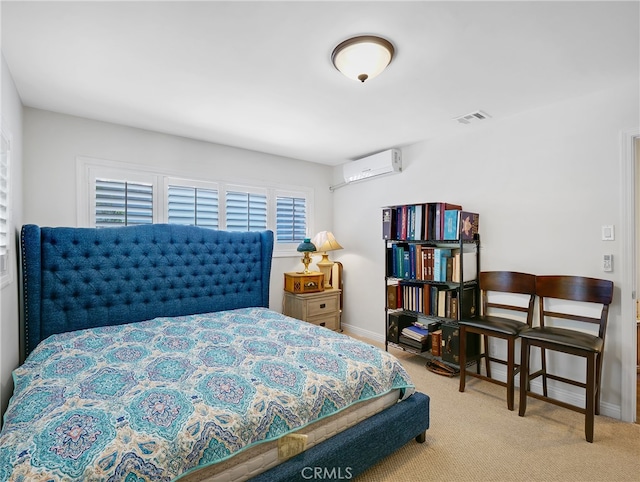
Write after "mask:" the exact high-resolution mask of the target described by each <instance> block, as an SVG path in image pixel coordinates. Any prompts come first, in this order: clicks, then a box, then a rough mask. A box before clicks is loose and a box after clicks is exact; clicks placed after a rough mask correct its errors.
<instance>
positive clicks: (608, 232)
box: [602, 225, 615, 241]
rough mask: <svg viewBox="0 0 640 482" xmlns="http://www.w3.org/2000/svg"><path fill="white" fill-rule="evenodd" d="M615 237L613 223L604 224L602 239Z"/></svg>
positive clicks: (610, 239) (609, 239) (611, 239)
mask: <svg viewBox="0 0 640 482" xmlns="http://www.w3.org/2000/svg"><path fill="white" fill-rule="evenodd" d="M614 238H615V236H614V234H613V225H607V226H602V240H603V241H613V240H614Z"/></svg>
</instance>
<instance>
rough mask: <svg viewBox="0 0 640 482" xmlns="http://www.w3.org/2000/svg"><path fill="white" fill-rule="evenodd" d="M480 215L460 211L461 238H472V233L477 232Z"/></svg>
mask: <svg viewBox="0 0 640 482" xmlns="http://www.w3.org/2000/svg"><path fill="white" fill-rule="evenodd" d="M479 222H480V215H479V214H477V213H470V212H467V211H461V212H460V228H459V229H460V238H461V239H463V240H465V241H466V240H473V238H474V235H475V234H478V226H479Z"/></svg>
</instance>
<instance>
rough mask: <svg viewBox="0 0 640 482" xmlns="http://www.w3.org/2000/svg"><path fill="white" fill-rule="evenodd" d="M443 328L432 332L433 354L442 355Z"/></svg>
mask: <svg viewBox="0 0 640 482" xmlns="http://www.w3.org/2000/svg"><path fill="white" fill-rule="evenodd" d="M441 347H442V330H439V329H438V330H436V331H434V332H432V333H431V354H432V355H433V356H440V355H442V350H441Z"/></svg>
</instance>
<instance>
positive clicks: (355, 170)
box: [342, 149, 402, 183]
mask: <svg viewBox="0 0 640 482" xmlns="http://www.w3.org/2000/svg"><path fill="white" fill-rule="evenodd" d="M394 172H402V153H401V152H400V150H399V149H389V150H387V151H382V152H378V153H377V154H373V155H371V156H367V157H363V158H362V159H358V160H357V161H352V162H347V163H346V164H343V165H342V173H343V175H344V182H346V183H350V182H354V181H359V180H361V179H367V178H369V177H374V176H381V175H383V174H389V173H394Z"/></svg>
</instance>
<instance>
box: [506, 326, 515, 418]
mask: <svg viewBox="0 0 640 482" xmlns="http://www.w3.org/2000/svg"><path fill="white" fill-rule="evenodd" d="M515 343H516V340H515V338H509V339H507V408H508V409H509V410H513V402H514V400H513V398H514V392H515V388H514V378H515V375H514V371H515V360H514V357H515Z"/></svg>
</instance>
